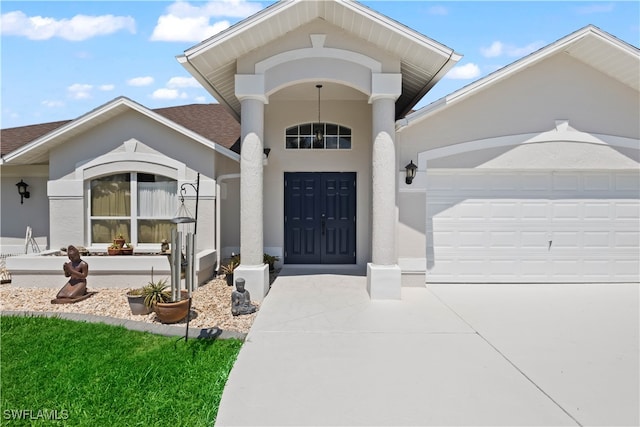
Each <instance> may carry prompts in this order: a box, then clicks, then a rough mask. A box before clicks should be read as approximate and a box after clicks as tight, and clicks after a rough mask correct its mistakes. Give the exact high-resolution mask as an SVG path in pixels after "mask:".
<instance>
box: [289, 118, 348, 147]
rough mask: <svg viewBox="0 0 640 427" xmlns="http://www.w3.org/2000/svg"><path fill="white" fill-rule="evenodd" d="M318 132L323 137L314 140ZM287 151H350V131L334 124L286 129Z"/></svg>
mask: <svg viewBox="0 0 640 427" xmlns="http://www.w3.org/2000/svg"><path fill="white" fill-rule="evenodd" d="M318 130H320V132H321V133H322V135H323V137H322V138H321V139H318V138H316V134H317V131H318ZM286 148H287V149H289V150H350V149H351V129H349V128H348V127H345V126H341V125H337V124H334V123H304V124H300V125H296V126H291V127H290V128H287V131H286Z"/></svg>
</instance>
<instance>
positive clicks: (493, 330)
mask: <svg viewBox="0 0 640 427" xmlns="http://www.w3.org/2000/svg"><path fill="white" fill-rule="evenodd" d="M283 273H284V274H281V275H280V276H279V277H278V278H277V279H276V281H275V282H274V284H273V287H272V289H271V292H270V293H269V295H268V296H267V298H266V299H265V301H264V302H263V305H262V307H261V310H260V313H259V315H258V317H257V319H256V321H255V323H254V325H253V327H252V329H251V331H250V332H249V335H248V336H247V340H246V343H245V345H244V346H243V348H242V350H241V352H240V354H239V356H238V360H237V362H236V364H235V366H234V368H233V370H232V372H231V374H230V377H229V381H228V383H227V386H226V388H225V391H224V394H223V397H222V402H221V405H220V410H219V413H218V418H217V422H216V425H217V426H325V425H333V426H338V425H340V426H374V425H385V426H402V425H416V426H429V425H449V426H461V425H473V426H479V425H490V426H520V425H534V426H562V425H585V426H586V425H606V426H618V425H634V426H637V425H639V424H640V415H639V413H640V407H639V403H638V402H639V401H640V395H639V381H640V380H639V378H640V369H639V366H640V363H639V358H638V353H639V326H638V325H639V320H640V318H639V309H638V307H639V286H638V285H637V284H621V285H616V284H614V285H611V284H607V285H596V284H592V285H557V284H553V285H428V286H427V287H426V288H403V289H402V299H401V300H399V301H371V300H369V297H368V295H367V292H366V278H364V277H361V276H347V275H321V274H317V275H308V276H296V275H292V276H287V275H286V270H285V271H284V272H283Z"/></svg>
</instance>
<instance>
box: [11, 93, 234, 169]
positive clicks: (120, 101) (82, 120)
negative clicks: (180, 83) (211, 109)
mask: <svg viewBox="0 0 640 427" xmlns="http://www.w3.org/2000/svg"><path fill="white" fill-rule="evenodd" d="M120 106H126V107H128V108H130V109H132V110H135V111H137V112H139V113H141V114H143V115H145V116H147V117H149V118H151V119H153V120H155V121H157V122H159V123H161V124H163V125H165V126H167V127H169V128H171V129H173V130H175V131H177V132H179V133H182V134H183V135H185V136H187V137H189V138H191V139H193V140H195V141H198V142H200V143H201V144H203V145H205V146H207V147H210V148H211V149H213V150H214V151H217V152H219V153H220V154H222V155H225V156H227V157H229V158H230V159H232V160H235V161H237V162H239V161H240V156H239V155H238V154H237V153H235V152H233V151H231V150H229V149H228V148H225V147H223V146H221V145H220V144H217V143H215V142H213V141H210V140H209V139H207V138H205V137H203V136H201V135H199V134H197V133H195V132H193V131H191V130H189V129H187V128H185V127H183V126H181V125H179V124H177V123H175V122H173V121H171V120H169V119H167V118H166V117H164V116H161V115H160V114H158V113H156V112H154V111H151V110H149V109H148V108H146V107H144V106H142V105H141V104H138V103H137V102H135V101H132V100H130V99H129V98H125V97H118V98H116V99H114V100H113V101H110V102H108V103H106V104H104V105H103V106H101V107H98V108H96V109H94V110H92V111H90V112H88V113H87V114H85V115H83V116H80V117H79V118H77V119H75V120H73V121H71V122H70V123H67V124H65V125H63V126H61V127H59V128H57V129H54V130H53V131H51V132H49V133H48V134H46V135H43V136H42V137H40V138H38V139H36V140H34V141H32V142H30V143H29V144H27V145H25V146H23V147H20V148H18V149H17V150H15V151H13V152H11V153H9V154H8V155H7V156H5V157H4V159H3V163H5V162H6V163H9V162H11V161H12V160H15V159H17V158H19V157H20V156H21V155H23V154H25V153H27V152H29V151H31V150H33V149H34V148H37V147H41V146H43V145H46V144H48V143H51V142H52V141H55V140H56V139H57V138H60V137H62V136H64V134H65V133H67V132H69V131H70V130H73V129H75V128H78V127H80V126H82V125H84V124H87V123H89V122H90V121H91V120H93V119H94V118H95V117H98V116H100V115H101V114H105V113H106V112H108V111H111V110H113V109H115V108H118V107H120Z"/></svg>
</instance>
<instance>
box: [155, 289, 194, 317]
mask: <svg viewBox="0 0 640 427" xmlns="http://www.w3.org/2000/svg"><path fill="white" fill-rule="evenodd" d="M180 293H181V294H182V300H180V301H177V302H157V303H155V305H154V311H155V312H156V316H157V317H158V320H159V321H160V322H162V323H177V322H179V321H181V320H182V319H184V318H185V317H187V314H189V297H188V294H187V292H186V291H181V292H180Z"/></svg>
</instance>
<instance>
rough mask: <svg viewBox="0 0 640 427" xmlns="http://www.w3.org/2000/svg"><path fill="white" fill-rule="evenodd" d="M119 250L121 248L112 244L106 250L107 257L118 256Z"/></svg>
mask: <svg viewBox="0 0 640 427" xmlns="http://www.w3.org/2000/svg"><path fill="white" fill-rule="evenodd" d="M121 249H122V248H121V247H120V246H119V245H116V244H115V243H113V244H112V245H111V246H109V247H108V248H107V253H108V254H109V255H120V250H121Z"/></svg>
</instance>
